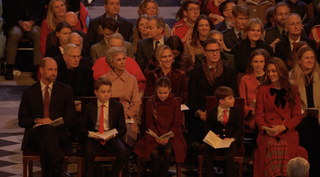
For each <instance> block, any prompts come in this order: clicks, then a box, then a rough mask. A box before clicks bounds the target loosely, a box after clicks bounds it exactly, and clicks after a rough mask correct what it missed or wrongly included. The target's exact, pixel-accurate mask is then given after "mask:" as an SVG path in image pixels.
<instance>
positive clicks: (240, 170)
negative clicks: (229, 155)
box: [238, 162, 243, 177]
mask: <svg viewBox="0 0 320 177" xmlns="http://www.w3.org/2000/svg"><path fill="white" fill-rule="evenodd" d="M242 175H243V162H240V163H239V174H238V177H242Z"/></svg>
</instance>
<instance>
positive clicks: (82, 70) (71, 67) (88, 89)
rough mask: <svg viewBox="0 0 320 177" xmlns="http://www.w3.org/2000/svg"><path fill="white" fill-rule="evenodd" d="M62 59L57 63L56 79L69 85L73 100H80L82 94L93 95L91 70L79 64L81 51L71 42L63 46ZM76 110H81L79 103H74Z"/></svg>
mask: <svg viewBox="0 0 320 177" xmlns="http://www.w3.org/2000/svg"><path fill="white" fill-rule="evenodd" d="M63 51H64V53H63V60H64V62H61V63H60V64H59V65H58V76H57V81H59V82H62V83H64V84H66V85H69V86H70V87H71V88H72V90H73V98H74V100H79V101H80V100H81V97H82V96H94V91H93V82H94V80H93V71H92V70H91V69H89V68H87V67H84V66H81V65H80V61H81V60H82V56H81V51H80V49H79V47H78V46H76V45H75V44H73V43H70V44H67V45H66V46H65V47H64V48H63ZM76 110H77V111H79V112H80V111H81V104H76Z"/></svg>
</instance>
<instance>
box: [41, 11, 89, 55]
mask: <svg viewBox="0 0 320 177" xmlns="http://www.w3.org/2000/svg"><path fill="white" fill-rule="evenodd" d="M64 21H66V22H67V23H68V24H69V25H70V26H71V28H72V30H73V31H74V32H76V33H78V34H79V35H80V36H81V37H82V39H86V36H87V34H86V33H84V32H82V31H79V30H77V29H75V27H76V26H77V23H78V16H77V14H75V13H74V12H67V13H66V15H65V16H64ZM53 34H55V31H52V32H50V33H48V35H47V42H46V50H48V49H49V48H50V47H51V46H52V42H51V38H52V35H53Z"/></svg>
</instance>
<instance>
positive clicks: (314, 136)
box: [290, 47, 320, 176]
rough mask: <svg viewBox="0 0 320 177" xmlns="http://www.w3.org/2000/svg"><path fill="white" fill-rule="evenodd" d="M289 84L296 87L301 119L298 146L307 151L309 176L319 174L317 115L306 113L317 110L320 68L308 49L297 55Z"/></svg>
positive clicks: (298, 128)
mask: <svg viewBox="0 0 320 177" xmlns="http://www.w3.org/2000/svg"><path fill="white" fill-rule="evenodd" d="M290 74H291V80H290V81H291V83H293V84H295V85H298V87H299V93H300V100H301V113H302V114H303V119H302V121H301V123H300V124H299V125H298V126H297V128H296V129H297V131H298V132H299V139H300V141H299V144H300V146H303V147H304V148H305V149H306V150H307V151H308V156H309V157H308V160H309V162H310V165H311V168H310V176H317V175H319V174H320V169H319V168H318V167H319V166H320V162H319V160H318V157H319V156H320V152H319V151H318V149H320V140H319V137H320V126H319V122H318V118H317V117H318V114H316V115H314V114H311V113H310V112H308V111H306V109H308V108H319V100H320V92H319V90H320V68H319V64H318V62H317V57H316V55H315V53H314V51H313V50H312V48H310V47H302V48H300V49H299V51H298V53H297V60H296V62H295V66H294V68H293V69H292V71H291V73H290Z"/></svg>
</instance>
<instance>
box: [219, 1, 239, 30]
mask: <svg viewBox="0 0 320 177" xmlns="http://www.w3.org/2000/svg"><path fill="white" fill-rule="evenodd" d="M234 6H235V4H234V2H233V1H231V0H228V1H224V2H223V3H221V4H220V6H219V11H220V14H221V15H222V16H223V17H224V20H223V21H222V22H220V23H218V24H216V29H217V30H218V31H220V32H221V31H224V30H226V29H230V28H232V26H233V25H234V19H233V15H232V9H233V7H234Z"/></svg>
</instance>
